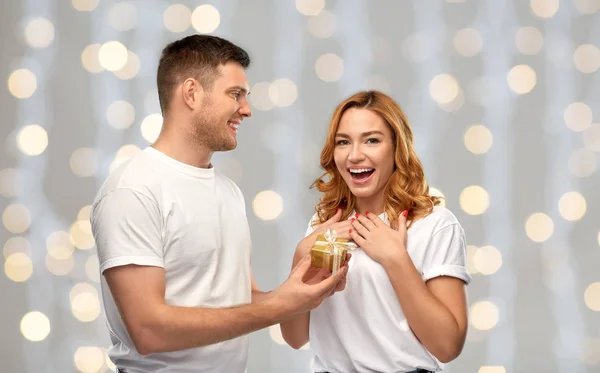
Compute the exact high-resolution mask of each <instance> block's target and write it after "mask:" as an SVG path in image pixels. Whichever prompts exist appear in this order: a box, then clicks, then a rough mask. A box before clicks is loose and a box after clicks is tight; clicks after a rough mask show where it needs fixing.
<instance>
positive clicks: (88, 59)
mask: <svg viewBox="0 0 600 373" xmlns="http://www.w3.org/2000/svg"><path fill="white" fill-rule="evenodd" d="M101 46H102V45H101V44H90V45H88V46H87V47H85V49H84V50H83V52H81V63H82V64H83V67H84V68H85V69H86V70H87V71H89V72H91V73H99V72H102V71H104V67H102V65H101V64H100V47H101Z"/></svg>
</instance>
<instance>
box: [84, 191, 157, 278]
mask: <svg viewBox="0 0 600 373" xmlns="http://www.w3.org/2000/svg"><path fill="white" fill-rule="evenodd" d="M90 220H91V223H92V232H93V234H94V239H95V240H96V248H97V250H98V259H99V262H100V273H104V271H105V270H107V269H108V268H112V267H118V266H124V265H128V264H136V265H142V266H154V267H164V261H163V245H162V239H161V236H162V235H161V227H162V223H161V221H162V219H161V214H160V210H159V209H158V206H157V205H156V203H155V202H154V200H153V199H151V198H150V197H148V196H146V195H145V194H143V193H142V192H140V191H137V190H135V189H128V188H119V189H116V190H114V191H112V192H110V193H109V194H107V195H105V196H104V197H103V198H102V199H100V200H99V201H98V202H97V203H96V204H95V205H94V207H93V209H92V214H91V218H90Z"/></svg>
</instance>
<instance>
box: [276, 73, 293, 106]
mask: <svg viewBox="0 0 600 373" xmlns="http://www.w3.org/2000/svg"><path fill="white" fill-rule="evenodd" d="M269 98H270V99H271V101H273V103H274V104H275V105H277V106H279V107H287V106H290V105H292V104H293V103H294V102H295V101H296V99H297V98H298V88H297V87H296V84H295V83H294V82H293V81H291V80H290V79H277V80H276V81H274V82H273V83H271V85H270V86H269Z"/></svg>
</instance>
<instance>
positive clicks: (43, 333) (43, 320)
mask: <svg viewBox="0 0 600 373" xmlns="http://www.w3.org/2000/svg"><path fill="white" fill-rule="evenodd" d="M21 333H22V334H23V337H25V338H26V339H28V340H30V341H32V342H39V341H43V340H44V339H46V337H47V336H48V334H50V320H48V317H46V315H44V314H43V313H41V312H37V311H33V312H28V313H26V314H25V316H23V318H22V319H21Z"/></svg>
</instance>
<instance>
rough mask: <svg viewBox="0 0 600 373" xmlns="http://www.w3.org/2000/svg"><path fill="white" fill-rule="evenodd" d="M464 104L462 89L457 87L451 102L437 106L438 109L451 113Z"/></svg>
mask: <svg viewBox="0 0 600 373" xmlns="http://www.w3.org/2000/svg"><path fill="white" fill-rule="evenodd" d="M464 104H465V95H464V93H463V91H462V89H459V90H458V94H457V95H456V97H455V98H454V100H452V101H451V102H449V103H447V104H439V106H440V109H442V110H444V111H447V112H449V113H452V112H456V111H459V110H460V108H462V107H463V105H464Z"/></svg>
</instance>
